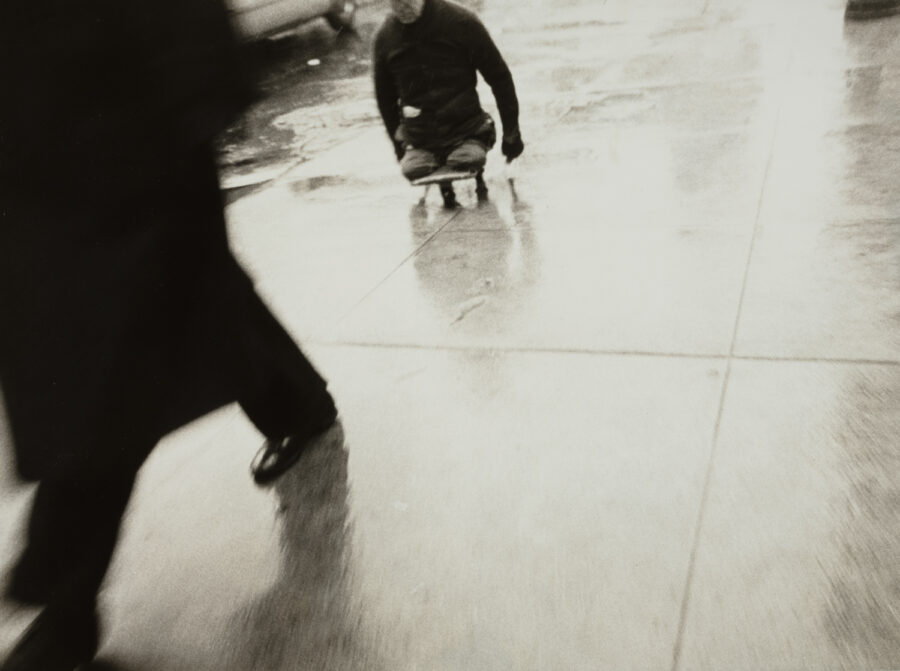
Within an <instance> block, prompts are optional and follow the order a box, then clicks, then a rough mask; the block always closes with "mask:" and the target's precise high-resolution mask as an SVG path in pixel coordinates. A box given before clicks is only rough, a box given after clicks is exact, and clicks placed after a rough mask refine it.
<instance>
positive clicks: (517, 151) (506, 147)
mask: <svg viewBox="0 0 900 671" xmlns="http://www.w3.org/2000/svg"><path fill="white" fill-rule="evenodd" d="M500 151H501V152H503V155H504V156H505V157H506V161H507V163H511V162H512V160H513V159H515V158H518V157H519V156H521V154H522V152H523V151H525V143H524V142H522V134H521V133H520V132H519V129H518V128H516V129H515V130H514V131H512V132H510V133H504V134H503V142H502V143H501V144H500Z"/></svg>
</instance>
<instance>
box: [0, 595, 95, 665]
mask: <svg viewBox="0 0 900 671" xmlns="http://www.w3.org/2000/svg"><path fill="white" fill-rule="evenodd" d="M98 629H99V626H98V622H97V613H96V611H95V610H94V609H93V608H89V609H78V610H71V611H66V612H63V611H61V610H60V609H55V608H53V607H52V606H50V607H47V608H45V609H44V610H43V611H41V613H40V615H38V616H37V618H35V620H34V622H32V623H31V626H29V627H28V629H26V630H25V633H24V634H22V637H21V638H20V639H19V640H18V642H17V643H16V645H15V647H14V648H13V649H12V652H11V653H10V654H9V657H7V658H6V661H4V662H3V666H0V671H74V670H75V669H77V668H78V667H79V666H80V665H81V664H85V663H87V662H89V661H91V660H92V659H93V658H94V655H96V654H97V642H98Z"/></svg>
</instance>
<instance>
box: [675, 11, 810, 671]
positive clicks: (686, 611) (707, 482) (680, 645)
mask: <svg viewBox="0 0 900 671" xmlns="http://www.w3.org/2000/svg"><path fill="white" fill-rule="evenodd" d="M707 5H708V1H707ZM794 53H795V51H794V50H792V51H791V54H790V56H789V58H788V62H787V64H786V71H787V72H789V71H790V69H791V65H792V62H793V60H794ZM784 98H785V92H784V89H783V88H782V89H781V91H780V92H779V102H778V105H777V109H776V113H775V121H774V123H773V125H772V131H771V137H770V138H769V147H768V152H767V154H768V155H767V157H766V167H765V171H764V173H763V179H762V185H761V187H760V192H759V197H758V199H757V203H756V215H755V220H754V224H753V235H752V236H751V238H750V244H749V248H748V250H747V260H746V262H745V264H744V275H743V279H742V282H741V292H740V297H739V298H738V304H737V310H736V314H735V319H734V325H733V327H732V334H731V346H730V348H729V352H728V363H727V365H726V367H725V374H724V376H723V380H722V390H721V395H720V397H719V407H718V410H717V412H716V420H715V425H714V428H713V435H712V439H711V444H710V452H709V461H708V464H707V468H706V473H705V475H704V479H703V486H702V491H701V495H700V505H699V509H698V511H697V521H696V525H695V528H694V538H693V541H692V543H691V552H690V560H689V562H688V569H687V575H686V576H685V583H684V594H683V597H682V601H681V608H680V612H679V617H678V628H677V634H676V638H675V644H674V646H673V650H672V666H671V669H672V671H679V669H680V664H681V659H682V651H683V649H684V635H685V629H686V627H687V620H688V617H689V615H690V602H691V591H692V589H693V583H694V576H695V570H696V566H697V553H698V551H699V547H700V537H701V534H702V531H703V521H704V517H705V513H706V506H707V502H708V500H709V493H710V487H711V484H712V479H713V473H714V467H715V458H716V451H717V447H718V444H719V433H720V431H721V426H722V416H723V414H724V410H725V401H726V396H727V393H728V382H729V380H730V379H731V370H732V363H733V361H734V354H735V348H736V346H737V339H738V332H739V329H740V323H741V311H742V308H743V305H744V300H745V298H746V294H747V283H748V279H749V277H750V268H751V265H752V261H753V251H754V249H755V246H756V240H757V238H758V237H759V232H760V229H761V227H762V212H763V202H764V199H765V194H766V187H767V185H768V183H769V178H770V171H771V168H772V159H773V156H774V154H775V147H776V140H777V138H778V130H779V120H780V118H781V113H782V108H783V105H784Z"/></svg>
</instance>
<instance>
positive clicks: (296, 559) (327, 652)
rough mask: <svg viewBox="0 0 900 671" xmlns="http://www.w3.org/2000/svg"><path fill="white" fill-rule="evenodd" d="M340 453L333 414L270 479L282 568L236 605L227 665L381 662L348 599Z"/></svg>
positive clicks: (326, 666) (327, 666) (328, 666)
mask: <svg viewBox="0 0 900 671" xmlns="http://www.w3.org/2000/svg"><path fill="white" fill-rule="evenodd" d="M347 459H348V451H347V446H346V443H345V437H344V430H343V427H342V425H341V423H340V420H338V422H337V423H336V424H335V425H334V426H333V427H332V428H331V429H329V430H328V431H326V432H325V433H324V434H322V435H321V436H319V437H318V438H316V439H315V440H314V441H313V442H312V443H311V444H310V446H309V448H308V449H307V450H306V452H304V454H303V455H302V456H301V457H300V459H299V461H298V462H297V463H296V464H295V465H294V466H293V467H292V468H291V469H290V470H289V471H288V472H287V473H285V474H284V475H283V476H282V477H281V478H279V479H278V480H277V481H276V483H275V486H274V489H275V492H276V494H277V497H278V504H279V505H278V524H279V525H280V544H281V550H282V566H281V572H280V575H279V577H278V579H277V581H276V582H275V584H274V585H272V587H271V588H270V589H269V590H268V591H267V592H266V593H264V594H263V595H262V596H261V597H259V598H258V599H257V600H256V601H255V602H254V603H252V604H251V605H250V606H248V607H247V608H245V609H243V610H242V611H241V612H239V613H237V615H236V618H235V621H234V625H233V626H234V629H235V634H236V635H235V639H236V640H234V641H231V645H233V647H234V649H233V650H232V653H231V655H230V658H229V659H228V662H227V668H228V669H233V670H234V671H238V670H240V671H252V670H255V669H260V670H262V669H266V670H267V671H280V670H282V669H284V670H288V669H291V670H293V669H322V670H323V671H333V670H337V669H341V670H348V671H350V670H353V671H356V670H359V671H363V670H364V669H366V670H368V669H379V668H380V665H379V664H378V663H377V661H376V660H374V659H373V654H372V653H371V652H369V651H367V648H368V647H369V646H367V645H366V644H365V643H364V642H363V640H362V639H363V635H364V634H363V632H362V631H361V630H360V624H359V623H360V618H359V617H357V616H355V615H354V610H355V609H354V607H353V605H352V594H351V587H350V583H349V579H348V574H349V571H348V565H349V561H350V529H349V526H348V521H347V519H348V503H347V497H348V494H349V486H348V483H347Z"/></svg>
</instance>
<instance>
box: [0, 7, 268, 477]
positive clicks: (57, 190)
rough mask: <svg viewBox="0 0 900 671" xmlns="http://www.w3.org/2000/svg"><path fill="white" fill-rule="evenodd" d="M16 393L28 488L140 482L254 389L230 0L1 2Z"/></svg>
mask: <svg viewBox="0 0 900 671" xmlns="http://www.w3.org/2000/svg"><path fill="white" fill-rule="evenodd" d="M0 91H2V100H3V102H2V104H0V385H2V390H3V396H4V400H5V405H6V410H7V414H8V419H9V423H10V426H11V428H12V434H13V441H14V445H15V450H16V455H17V460H18V467H19V470H20V473H21V474H22V476H23V477H25V478H28V479H42V478H47V477H69V476H72V477H78V474H79V473H83V472H84V471H85V470H87V471H90V472H93V473H96V472H99V471H101V470H104V469H108V468H110V469H119V468H132V467H134V465H135V464H139V463H140V461H142V460H143V458H144V457H145V456H146V454H147V452H148V451H149V449H151V448H152V446H153V444H154V443H155V442H156V440H157V439H158V438H159V437H161V436H162V435H164V434H165V433H166V432H168V431H170V430H172V429H174V428H176V427H177V426H180V425H181V424H183V423H185V422H187V421H189V420H191V419H193V418H195V417H198V416H199V415H202V414H204V413H205V412H208V411H209V410H211V409H214V408H215V407H217V406H220V405H222V404H224V403H227V402H229V401H230V400H233V399H235V398H236V397H237V396H238V394H239V393H240V390H241V389H245V388H247V387H248V385H249V386H252V385H253V383H254V380H253V379H252V378H253V372H252V368H248V367H247V366H246V365H243V364H244V363H245V362H243V361H242V360H241V357H242V352H243V351H244V350H243V349H242V347H241V345H242V342H241V339H242V338H243V337H245V334H243V332H242V321H241V314H242V312H243V311H244V309H245V307H246V305H247V303H248V301H250V302H252V301H253V299H255V294H254V293H253V288H252V285H251V283H250V280H249V279H248V277H247V276H246V275H245V273H244V272H243V271H242V270H241V268H240V267H239V266H238V264H237V263H236V262H235V260H234V258H233V256H232V254H231V252H230V251H229V248H228V242H227V237H226V231H225V222H224V218H223V207H222V202H221V197H220V194H219V188H218V182H217V174H216V167H215V162H214V154H213V152H212V149H211V146H212V140H213V138H214V136H215V135H216V134H217V133H218V132H219V131H221V130H222V129H223V128H225V127H226V126H227V125H228V124H229V123H230V122H232V121H233V120H234V119H235V118H236V116H237V115H238V114H239V113H240V111H241V110H242V109H243V108H244V107H245V106H246V105H247V104H248V102H249V101H250V100H251V89H250V87H248V86H247V84H246V80H245V78H244V77H243V76H242V73H241V71H240V68H239V67H238V59H237V56H236V52H235V45H234V42H233V39H232V33H231V30H230V26H229V24H228V19H227V15H226V13H225V10H224V7H223V6H222V4H221V2H220V0H154V2H145V1H143V0H84V1H82V2H77V3H76V2H71V1H70V0H40V2H37V1H36V2H9V3H2V8H0Z"/></svg>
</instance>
